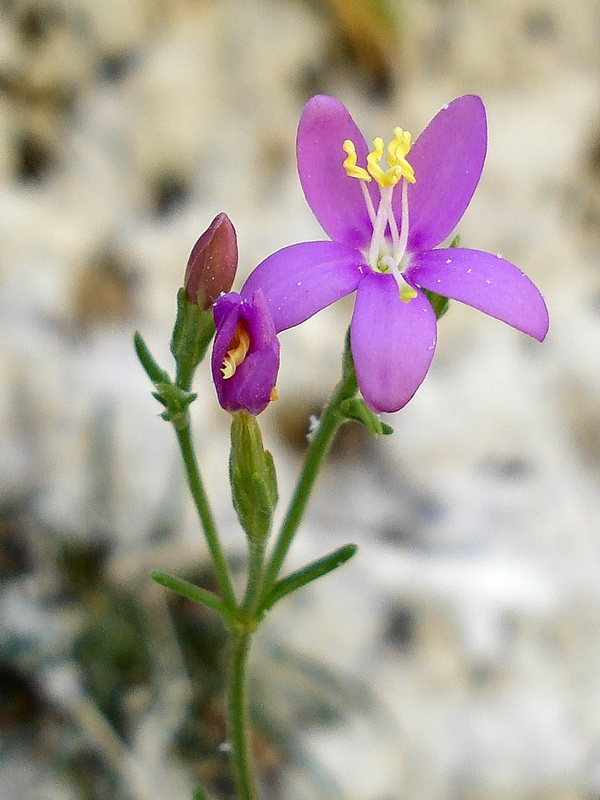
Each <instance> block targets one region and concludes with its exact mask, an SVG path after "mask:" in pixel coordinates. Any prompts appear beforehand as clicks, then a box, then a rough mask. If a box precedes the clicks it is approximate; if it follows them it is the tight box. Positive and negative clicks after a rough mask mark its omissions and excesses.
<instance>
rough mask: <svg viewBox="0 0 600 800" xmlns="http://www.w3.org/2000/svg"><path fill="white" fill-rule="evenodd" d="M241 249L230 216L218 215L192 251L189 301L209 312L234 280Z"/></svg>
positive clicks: (187, 289)
mask: <svg viewBox="0 0 600 800" xmlns="http://www.w3.org/2000/svg"><path fill="white" fill-rule="evenodd" d="M237 263H238V248H237V237H236V234H235V228H234V227H233V224H232V222H231V220H230V219H229V217H228V216H227V214H223V213H221V214H217V216H216V217H215V218H214V219H213V221H212V222H211V223H210V225H209V226H208V228H207V229H206V230H205V231H204V233H203V234H202V236H201V237H200V238H199V239H198V241H197V242H196V244H195V245H194V246H193V248H192V252H191V253H190V257H189V259H188V263H187V267H186V270H185V278H184V281H183V285H184V288H185V296H186V299H187V300H189V302H190V303H195V304H196V305H198V306H199V307H200V308H201V309H202V310H204V311H207V310H208V309H209V308H210V307H211V306H212V304H213V303H214V302H215V300H216V299H217V297H219V295H221V294H223V293H224V292H228V291H229V290H230V289H231V287H232V285H233V280H234V278H235V272H236V270H237Z"/></svg>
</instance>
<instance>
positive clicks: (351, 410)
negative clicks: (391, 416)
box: [340, 397, 394, 436]
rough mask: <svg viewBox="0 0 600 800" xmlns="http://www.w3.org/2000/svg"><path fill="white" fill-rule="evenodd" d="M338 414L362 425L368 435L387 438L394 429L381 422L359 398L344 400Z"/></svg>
mask: <svg viewBox="0 0 600 800" xmlns="http://www.w3.org/2000/svg"><path fill="white" fill-rule="evenodd" d="M340 412H341V413H342V414H343V415H344V416H345V417H346V418H347V419H350V420H352V421H353V422H358V423H360V424H361V425H364V426H365V428H366V429H367V430H368V431H370V433H374V434H375V435H376V436H389V434H390V433H393V432H394V429H393V428H391V427H390V426H389V425H386V424H385V422H382V421H381V420H380V419H379V417H378V416H377V415H376V414H374V413H373V412H372V411H371V409H370V408H368V407H367V405H366V403H365V401H364V400H361V398H360V397H351V398H350V399H348V400H344V402H343V403H342V404H341V405H340Z"/></svg>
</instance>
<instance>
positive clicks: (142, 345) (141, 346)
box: [133, 331, 171, 383]
mask: <svg viewBox="0 0 600 800" xmlns="http://www.w3.org/2000/svg"><path fill="white" fill-rule="evenodd" d="M133 346H134V347H135V352H136V354H137V357H138V358H139V360H140V364H141V365H142V367H143V368H144V370H145V372H146V374H147V375H148V377H149V378H150V380H151V381H152V383H170V382H171V379H170V378H169V375H168V373H167V372H165V370H164V369H161V368H160V367H159V366H158V364H157V363H156V361H155V360H154V358H153V356H152V354H151V353H150V350H148V346H147V344H146V342H145V341H144V339H143V337H142V334H141V333H140V332H139V331H136V332H135V333H134V335H133Z"/></svg>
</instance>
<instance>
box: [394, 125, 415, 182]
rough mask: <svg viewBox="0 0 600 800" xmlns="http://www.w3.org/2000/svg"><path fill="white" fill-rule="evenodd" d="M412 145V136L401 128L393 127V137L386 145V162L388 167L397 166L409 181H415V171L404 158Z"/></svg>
mask: <svg viewBox="0 0 600 800" xmlns="http://www.w3.org/2000/svg"><path fill="white" fill-rule="evenodd" d="M411 145H412V136H411V135H410V133H409V132H408V131H403V130H402V128H394V138H393V139H392V141H391V142H390V143H389V144H388V147H387V162H388V164H389V165H390V167H397V168H399V169H400V171H401V173H402V177H403V178H406V180H407V181H408V182H409V183H415V173H414V170H413V168H412V167H411V165H410V164H409V163H408V161H407V160H406V156H407V155H408V153H409V152H410V148H411Z"/></svg>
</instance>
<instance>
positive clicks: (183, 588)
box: [150, 570, 229, 617]
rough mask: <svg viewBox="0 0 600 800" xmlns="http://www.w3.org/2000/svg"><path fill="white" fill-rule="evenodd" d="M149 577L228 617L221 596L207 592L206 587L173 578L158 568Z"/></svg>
mask: <svg viewBox="0 0 600 800" xmlns="http://www.w3.org/2000/svg"><path fill="white" fill-rule="evenodd" d="M150 577H151V578H152V580H154V581H156V582H157V583H160V585H161V586H164V587H165V588H166V589H170V590H171V591H172V592H175V593H176V594H180V595H181V596H182V597H187V598H188V600H193V601H194V602H195V603H201V604H202V605H204V606H208V607H209V608H212V609H214V610H215V611H218V612H219V614H221V615H222V616H225V617H229V611H228V610H227V609H226V608H225V605H224V603H223V601H222V600H221V598H220V597H217V595H216V594H213V592H209V591H208V589H201V588H200V586H194V584H193V583H189V582H188V581H182V580H181V579H180V578H175V577H174V576H173V575H168V574H167V573H166V572H160V571H158V570H155V571H154V572H151V573H150Z"/></svg>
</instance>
